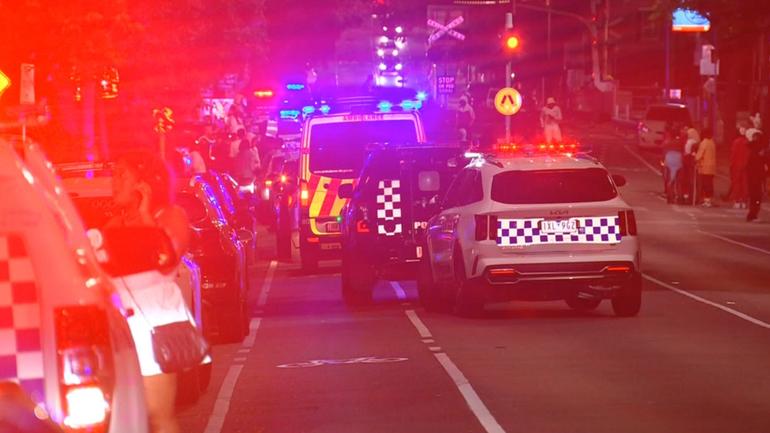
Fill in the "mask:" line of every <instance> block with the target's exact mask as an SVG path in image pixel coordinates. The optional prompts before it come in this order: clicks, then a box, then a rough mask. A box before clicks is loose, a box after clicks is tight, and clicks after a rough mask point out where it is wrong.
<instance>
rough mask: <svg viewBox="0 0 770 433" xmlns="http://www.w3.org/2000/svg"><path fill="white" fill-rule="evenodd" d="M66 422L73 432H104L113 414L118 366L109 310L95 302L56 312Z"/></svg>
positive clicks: (63, 407) (59, 309)
mask: <svg viewBox="0 0 770 433" xmlns="http://www.w3.org/2000/svg"><path fill="white" fill-rule="evenodd" d="M55 321H56V350H57V355H58V361H59V383H60V386H61V401H62V410H63V413H64V425H65V426H67V427H68V428H69V431H73V432H80V431H83V432H86V431H87V432H104V431H107V423H108V420H109V414H110V404H111V395H112V389H113V384H114V366H113V360H112V356H111V350H110V345H111V343H110V331H109V324H108V322H107V314H106V312H105V311H104V310H103V309H101V308H99V307H96V306H93V305H77V306H69V307H63V308H58V309H57V310H56V312H55Z"/></svg>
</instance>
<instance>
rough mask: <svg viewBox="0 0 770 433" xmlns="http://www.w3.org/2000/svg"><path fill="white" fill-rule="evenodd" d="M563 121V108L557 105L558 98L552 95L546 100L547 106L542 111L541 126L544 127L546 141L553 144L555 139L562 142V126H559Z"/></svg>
mask: <svg viewBox="0 0 770 433" xmlns="http://www.w3.org/2000/svg"><path fill="white" fill-rule="evenodd" d="M561 121H562V115H561V108H559V106H558V105H556V99H555V98H554V97H552V96H550V97H548V99H547V100H546V104H545V107H543V109H542V110H541V111H540V126H542V127H543V135H545V142H546V143H548V144H551V143H553V142H554V141H555V142H557V143H561V141H562V137H561V127H560V126H559V124H560V123H561Z"/></svg>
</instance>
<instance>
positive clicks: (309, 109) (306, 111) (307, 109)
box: [302, 105, 315, 115]
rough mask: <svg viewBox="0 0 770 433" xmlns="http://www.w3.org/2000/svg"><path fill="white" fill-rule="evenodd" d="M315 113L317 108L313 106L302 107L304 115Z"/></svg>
mask: <svg viewBox="0 0 770 433" xmlns="http://www.w3.org/2000/svg"><path fill="white" fill-rule="evenodd" d="M314 112H315V107H313V106H312V105H306V106H304V107H302V114H305V115H308V114H313V113H314Z"/></svg>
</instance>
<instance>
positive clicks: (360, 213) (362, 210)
mask: <svg viewBox="0 0 770 433" xmlns="http://www.w3.org/2000/svg"><path fill="white" fill-rule="evenodd" d="M355 220H356V231H357V232H358V233H369V232H370V229H369V210H368V209H367V208H366V206H363V205H361V206H358V207H357V208H356V210H355Z"/></svg>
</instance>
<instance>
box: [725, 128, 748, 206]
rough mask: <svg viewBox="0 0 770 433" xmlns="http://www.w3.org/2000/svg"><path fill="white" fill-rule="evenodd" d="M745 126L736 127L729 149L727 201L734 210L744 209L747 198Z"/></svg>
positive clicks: (746, 140)
mask: <svg viewBox="0 0 770 433" xmlns="http://www.w3.org/2000/svg"><path fill="white" fill-rule="evenodd" d="M746 130H747V125H745V124H740V125H738V136H737V137H736V138H735V140H733V143H732V146H731V147H730V191H729V192H728V194H727V199H728V200H730V201H732V202H733V207H734V208H735V209H746V204H747V201H748V197H749V191H748V181H747V179H746V167H747V165H748V162H749V140H748V139H747V138H746Z"/></svg>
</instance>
